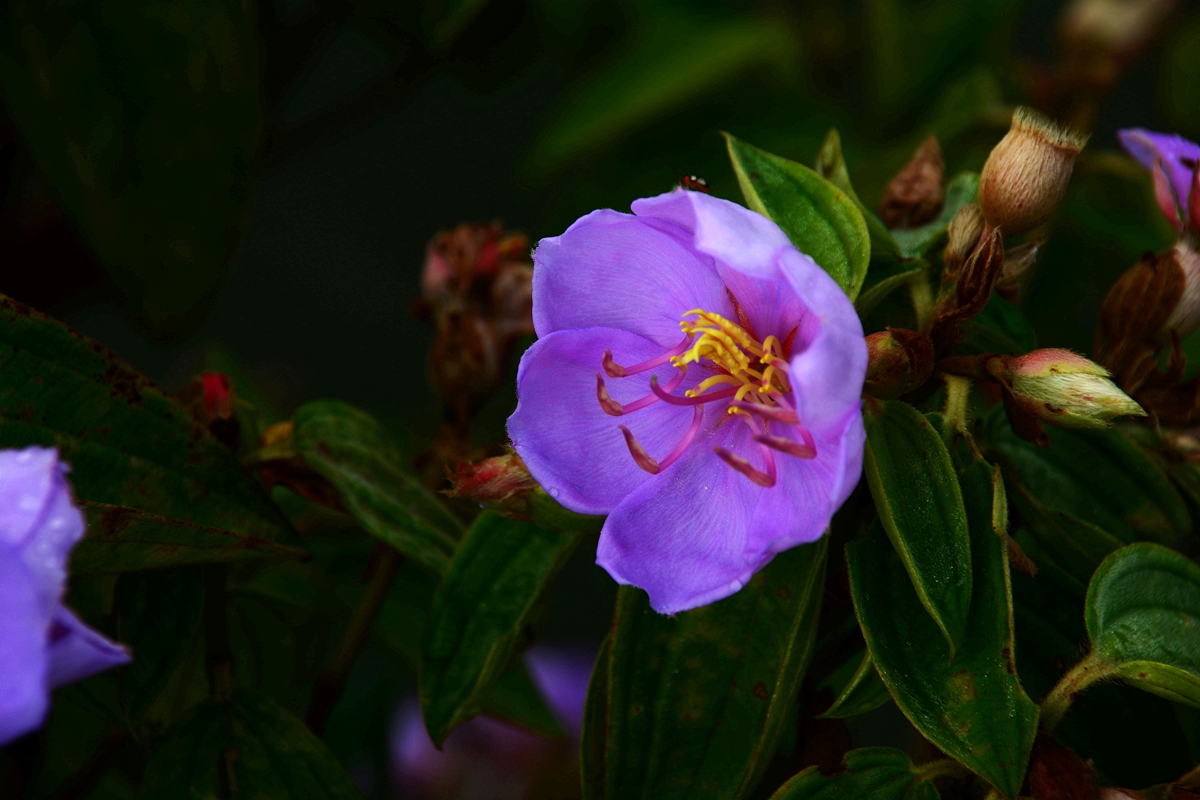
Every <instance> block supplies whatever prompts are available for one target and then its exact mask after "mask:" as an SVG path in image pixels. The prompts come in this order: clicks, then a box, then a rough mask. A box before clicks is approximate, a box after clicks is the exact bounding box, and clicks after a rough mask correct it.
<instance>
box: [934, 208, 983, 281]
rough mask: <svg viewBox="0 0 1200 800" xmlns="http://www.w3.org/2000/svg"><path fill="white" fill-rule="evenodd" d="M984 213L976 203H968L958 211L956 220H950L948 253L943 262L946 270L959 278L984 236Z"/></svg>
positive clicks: (947, 243) (947, 240) (944, 255)
mask: <svg viewBox="0 0 1200 800" xmlns="http://www.w3.org/2000/svg"><path fill="white" fill-rule="evenodd" d="M986 224H987V223H986V222H984V220H983V211H981V210H980V208H979V205H978V204H976V203H968V204H967V205H965V206H963V207H962V208H960V209H959V210H958V213H957V214H955V215H954V219H952V220H950V228H949V229H948V230H947V231H946V251H945V253H944V254H943V260H944V261H945V263H946V270H947V271H948V272H950V273H951V274H952V275H953V276H954V277H957V276H958V274H959V272H961V270H962V265H963V264H964V263H965V262H966V260H967V258H968V257H970V255H971V253H972V252H973V251H974V250H975V245H976V244H977V243H978V242H979V237H980V236H981V235H982V234H983V229H984V226H985V225H986Z"/></svg>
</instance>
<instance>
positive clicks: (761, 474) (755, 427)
mask: <svg viewBox="0 0 1200 800" xmlns="http://www.w3.org/2000/svg"><path fill="white" fill-rule="evenodd" d="M739 418H740V419H741V420H742V421H743V422H745V423H746V426H747V427H748V428H750V432H751V433H752V434H754V439H755V441H758V437H760V436H764V435H765V434H764V433H763V429H762V427H761V426H760V425H759V424H758V420H757V419H755V418H754V417H746V416H742V417H739ZM758 449H759V450H760V451H761V452H762V457H763V468H764V469H765V471H762V470H757V469H755V468H754V466H753V465H751V464H750V462H749V461H747V460H746V459H744V458H742V457H740V456H735V455H734V454H733V453H731V452H729V451H728V450H726V449H725V448H724V447H714V448H713V452H714V453H716V454H717V456H718V457H719V458H720V459H721V460H722V461H724V462H725V463H726V464H728V465H729V466H730V467H731V468H732V469H734V470H736V471H737V472H740V473H742V474H743V475H745V476H746V477H747V478H749V479H750V480H751V481H753V482H754V483H756V484H757V485H759V486H761V487H763V488H764V489H770V488H771V487H772V486H774V485H775V481H776V478H777V477H778V473H777V471H776V469H775V454H774V453H773V452H772V451H771V448H769V447H767V446H766V445H765V444H763V443H762V442H759V444H758Z"/></svg>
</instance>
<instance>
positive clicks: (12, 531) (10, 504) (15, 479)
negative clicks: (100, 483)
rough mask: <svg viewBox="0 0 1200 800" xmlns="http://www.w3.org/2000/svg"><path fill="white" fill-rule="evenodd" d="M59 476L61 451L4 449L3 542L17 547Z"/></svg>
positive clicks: (0, 486) (0, 481)
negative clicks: (59, 452)
mask: <svg viewBox="0 0 1200 800" xmlns="http://www.w3.org/2000/svg"><path fill="white" fill-rule="evenodd" d="M58 478H61V474H60V472H59V465H58V452H57V451H55V450H53V449H50V448H45V447H27V448H25V449H24V450H0V543H2V544H7V545H10V546H13V547H16V546H20V545H21V544H22V543H23V542H24V541H25V540H26V538H27V537H28V536H29V534H30V533H31V532H32V531H33V529H34V528H35V527H36V526H37V524H38V522H39V521H40V520H41V518H42V511H43V510H44V508H45V506H46V500H47V498H48V497H49V496H50V494H51V492H52V491H53V490H54V488H55V484H56V479H58Z"/></svg>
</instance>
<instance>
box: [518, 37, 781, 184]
mask: <svg viewBox="0 0 1200 800" xmlns="http://www.w3.org/2000/svg"><path fill="white" fill-rule="evenodd" d="M796 53H797V39H796V38H795V32H794V31H792V30H790V29H789V26H788V25H787V24H786V23H785V22H784V21H783V20H781V19H780V18H778V17H767V16H761V17H755V16H750V15H742V16H738V17H733V18H729V17H726V18H723V19H722V18H716V19H710V20H707V21H704V22H700V21H698V20H697V19H696V18H695V17H693V16H691V15H657V14H655V15H653V16H650V17H648V18H646V19H644V20H643V21H642V22H641V24H640V25H639V26H638V31H637V35H636V36H635V37H633V38H632V39H631V40H629V41H627V42H626V43H625V45H624V46H623V47H620V48H619V50H618V52H617V53H616V54H615V55H614V56H613V57H612V58H611V59H609V60H608V61H607V62H606V63H604V64H602V65H599V66H598V67H597V68H596V69H595V70H594V71H593V72H592V77H590V78H589V79H587V80H585V81H583V82H581V83H580V84H579V85H578V86H576V87H573V90H572V91H571V93H570V96H569V97H568V99H567V100H566V101H565V102H564V104H563V105H562V106H561V108H559V109H558V111H556V112H555V114H554V117H553V119H552V120H551V122H550V124H549V125H548V126H547V127H546V130H545V131H544V132H543V133H542V134H541V136H539V137H538V140H537V142H536V143H535V145H534V148H533V150H532V151H531V153H530V154H529V156H528V157H527V158H526V160H525V166H526V169H528V170H530V171H532V172H534V173H536V175H537V176H539V177H540V176H545V175H548V174H550V173H553V172H555V171H557V170H559V169H562V168H563V167H565V166H567V165H568V164H570V163H571V162H573V161H576V160H578V159H580V158H582V157H585V156H587V155H589V154H591V153H593V152H595V151H597V150H600V149H603V148H606V147H609V146H611V145H612V144H613V143H614V142H619V141H621V140H622V139H624V138H626V137H628V136H629V135H630V134H632V133H634V132H635V131H637V130H638V129H640V128H642V127H644V126H647V125H649V124H651V123H653V122H655V121H657V120H660V119H662V118H663V117H664V116H665V115H668V114H671V113H673V112H675V111H678V110H680V109H681V108H685V107H687V106H689V105H692V104H694V103H695V102H696V101H698V100H700V99H701V98H703V97H705V96H706V95H708V94H710V93H712V92H714V91H716V90H718V89H721V88H723V87H726V86H729V85H730V84H732V83H734V82H736V81H738V80H739V78H741V77H743V76H745V74H746V73H747V72H753V71H761V70H764V69H769V70H772V71H774V72H775V73H777V74H781V75H782V74H787V73H790V72H791V71H792V70H793V67H794V64H795V57H796Z"/></svg>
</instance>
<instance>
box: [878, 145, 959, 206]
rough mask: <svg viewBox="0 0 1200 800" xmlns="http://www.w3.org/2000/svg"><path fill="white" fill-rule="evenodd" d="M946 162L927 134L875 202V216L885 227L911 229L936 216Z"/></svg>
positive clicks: (942, 194) (943, 196)
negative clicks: (877, 210)
mask: <svg viewBox="0 0 1200 800" xmlns="http://www.w3.org/2000/svg"><path fill="white" fill-rule="evenodd" d="M945 172H946V162H945V160H944V159H943V158H942V148H941V147H940V146H939V145H938V140H937V137H936V136H933V135H930V137H929V138H928V139H926V140H925V141H924V142H922V144H921V146H920V147H919V148H917V151H916V152H915V153H913V156H912V158H911V159H909V161H908V163H907V164H905V165H904V168H903V169H901V170H900V171H899V172H897V173H896V177H894V178H892V180H891V182H890V183H889V184H888V185H887V188H885V189H884V190H883V197H882V198H881V199H880V201H879V218H880V219H881V220H882V221H883V224H884V225H887V226H888V227H889V228H892V229H896V228H915V227H917V226H919V225H924V224H925V223H926V222H929V221H930V220H931V219H933V218H934V217H936V216H937V213H938V212H939V211H941V210H942V204H943V203H944V202H945V200H946V187H945V182H944V177H945Z"/></svg>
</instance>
